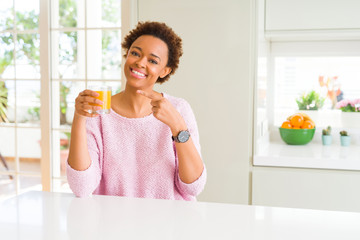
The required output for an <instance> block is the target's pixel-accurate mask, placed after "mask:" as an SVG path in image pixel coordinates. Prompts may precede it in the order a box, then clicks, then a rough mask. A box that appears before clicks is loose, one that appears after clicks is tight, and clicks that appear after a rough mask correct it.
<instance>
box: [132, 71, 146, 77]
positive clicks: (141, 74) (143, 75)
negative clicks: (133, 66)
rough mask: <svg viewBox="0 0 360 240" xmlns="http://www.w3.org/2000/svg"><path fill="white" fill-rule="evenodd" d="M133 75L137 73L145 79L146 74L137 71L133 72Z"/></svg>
mask: <svg viewBox="0 0 360 240" xmlns="http://www.w3.org/2000/svg"><path fill="white" fill-rule="evenodd" d="M132 72H133V73H135V74H136V75H138V76H140V77H145V74H143V73H140V72H137V71H135V70H132Z"/></svg>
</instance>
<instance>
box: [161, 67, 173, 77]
mask: <svg viewBox="0 0 360 240" xmlns="http://www.w3.org/2000/svg"><path fill="white" fill-rule="evenodd" d="M171 71H172V69H171V68H170V67H165V68H164V69H163V70H162V72H161V73H160V76H159V77H160V78H164V77H166V76H167V75H168V74H170V73H171Z"/></svg>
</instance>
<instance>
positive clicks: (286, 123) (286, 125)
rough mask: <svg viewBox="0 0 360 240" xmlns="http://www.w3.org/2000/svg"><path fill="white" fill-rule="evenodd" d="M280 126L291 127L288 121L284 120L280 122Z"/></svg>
mask: <svg viewBox="0 0 360 240" xmlns="http://www.w3.org/2000/svg"><path fill="white" fill-rule="evenodd" d="M281 128H292V125H291V123H290V121H285V122H283V123H282V125H281Z"/></svg>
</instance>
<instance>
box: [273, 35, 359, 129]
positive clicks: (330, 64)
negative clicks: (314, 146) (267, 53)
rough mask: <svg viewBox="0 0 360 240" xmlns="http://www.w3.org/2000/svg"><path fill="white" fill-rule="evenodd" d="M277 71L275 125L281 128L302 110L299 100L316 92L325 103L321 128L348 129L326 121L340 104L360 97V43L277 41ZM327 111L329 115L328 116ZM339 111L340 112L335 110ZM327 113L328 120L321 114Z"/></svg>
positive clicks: (331, 121)
mask: <svg viewBox="0 0 360 240" xmlns="http://www.w3.org/2000/svg"><path fill="white" fill-rule="evenodd" d="M271 45H272V46H271V48H272V50H271V61H272V68H273V75H272V85H273V89H274V93H273V95H272V99H270V100H269V101H272V106H273V109H274V111H273V112H274V115H273V119H272V122H273V125H274V126H281V123H282V122H283V121H284V119H286V117H287V116H289V115H291V114H292V113H294V112H295V111H299V106H298V104H297V102H296V99H299V98H300V97H301V96H302V95H303V94H308V93H310V92H311V91H315V92H316V93H317V94H319V97H320V98H322V99H323V100H324V102H323V106H322V107H319V109H318V110H319V111H318V113H317V115H318V122H317V126H318V127H325V126H327V125H332V126H333V127H339V128H340V127H348V126H345V125H343V124H342V123H341V119H340V118H341V116H340V114H339V113H336V114H335V113H334V115H333V117H334V118H335V116H336V115H337V116H338V121H335V120H334V119H329V121H327V120H326V119H324V117H325V115H327V116H329V111H330V110H337V111H338V112H339V110H338V109H337V108H336V103H337V102H339V101H341V100H343V99H349V100H354V99H357V98H360V69H359V66H360V47H359V46H360V42H358V41H333V42H331V41H330V42H329V41H328V42H325V41H324V42H292V43H288V42H276V43H272V44H271ZM324 112H326V114H325V113H324ZM334 112H336V111H334ZM323 113H324V117H321V115H322V114H323Z"/></svg>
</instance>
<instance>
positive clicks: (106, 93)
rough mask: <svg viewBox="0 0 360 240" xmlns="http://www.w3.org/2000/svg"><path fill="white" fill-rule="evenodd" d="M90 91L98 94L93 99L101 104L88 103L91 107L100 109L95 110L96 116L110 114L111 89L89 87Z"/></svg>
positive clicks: (106, 87) (107, 87) (108, 87)
mask: <svg viewBox="0 0 360 240" xmlns="http://www.w3.org/2000/svg"><path fill="white" fill-rule="evenodd" d="M90 90H93V91H95V92H97V93H98V94H99V96H97V97H95V98H97V99H99V100H100V101H102V102H103V104H102V105H99V104H95V103H90V105H93V106H99V107H101V109H100V110H97V111H96V113H98V114H106V113H110V108H111V87H110V86H91V87H90Z"/></svg>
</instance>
